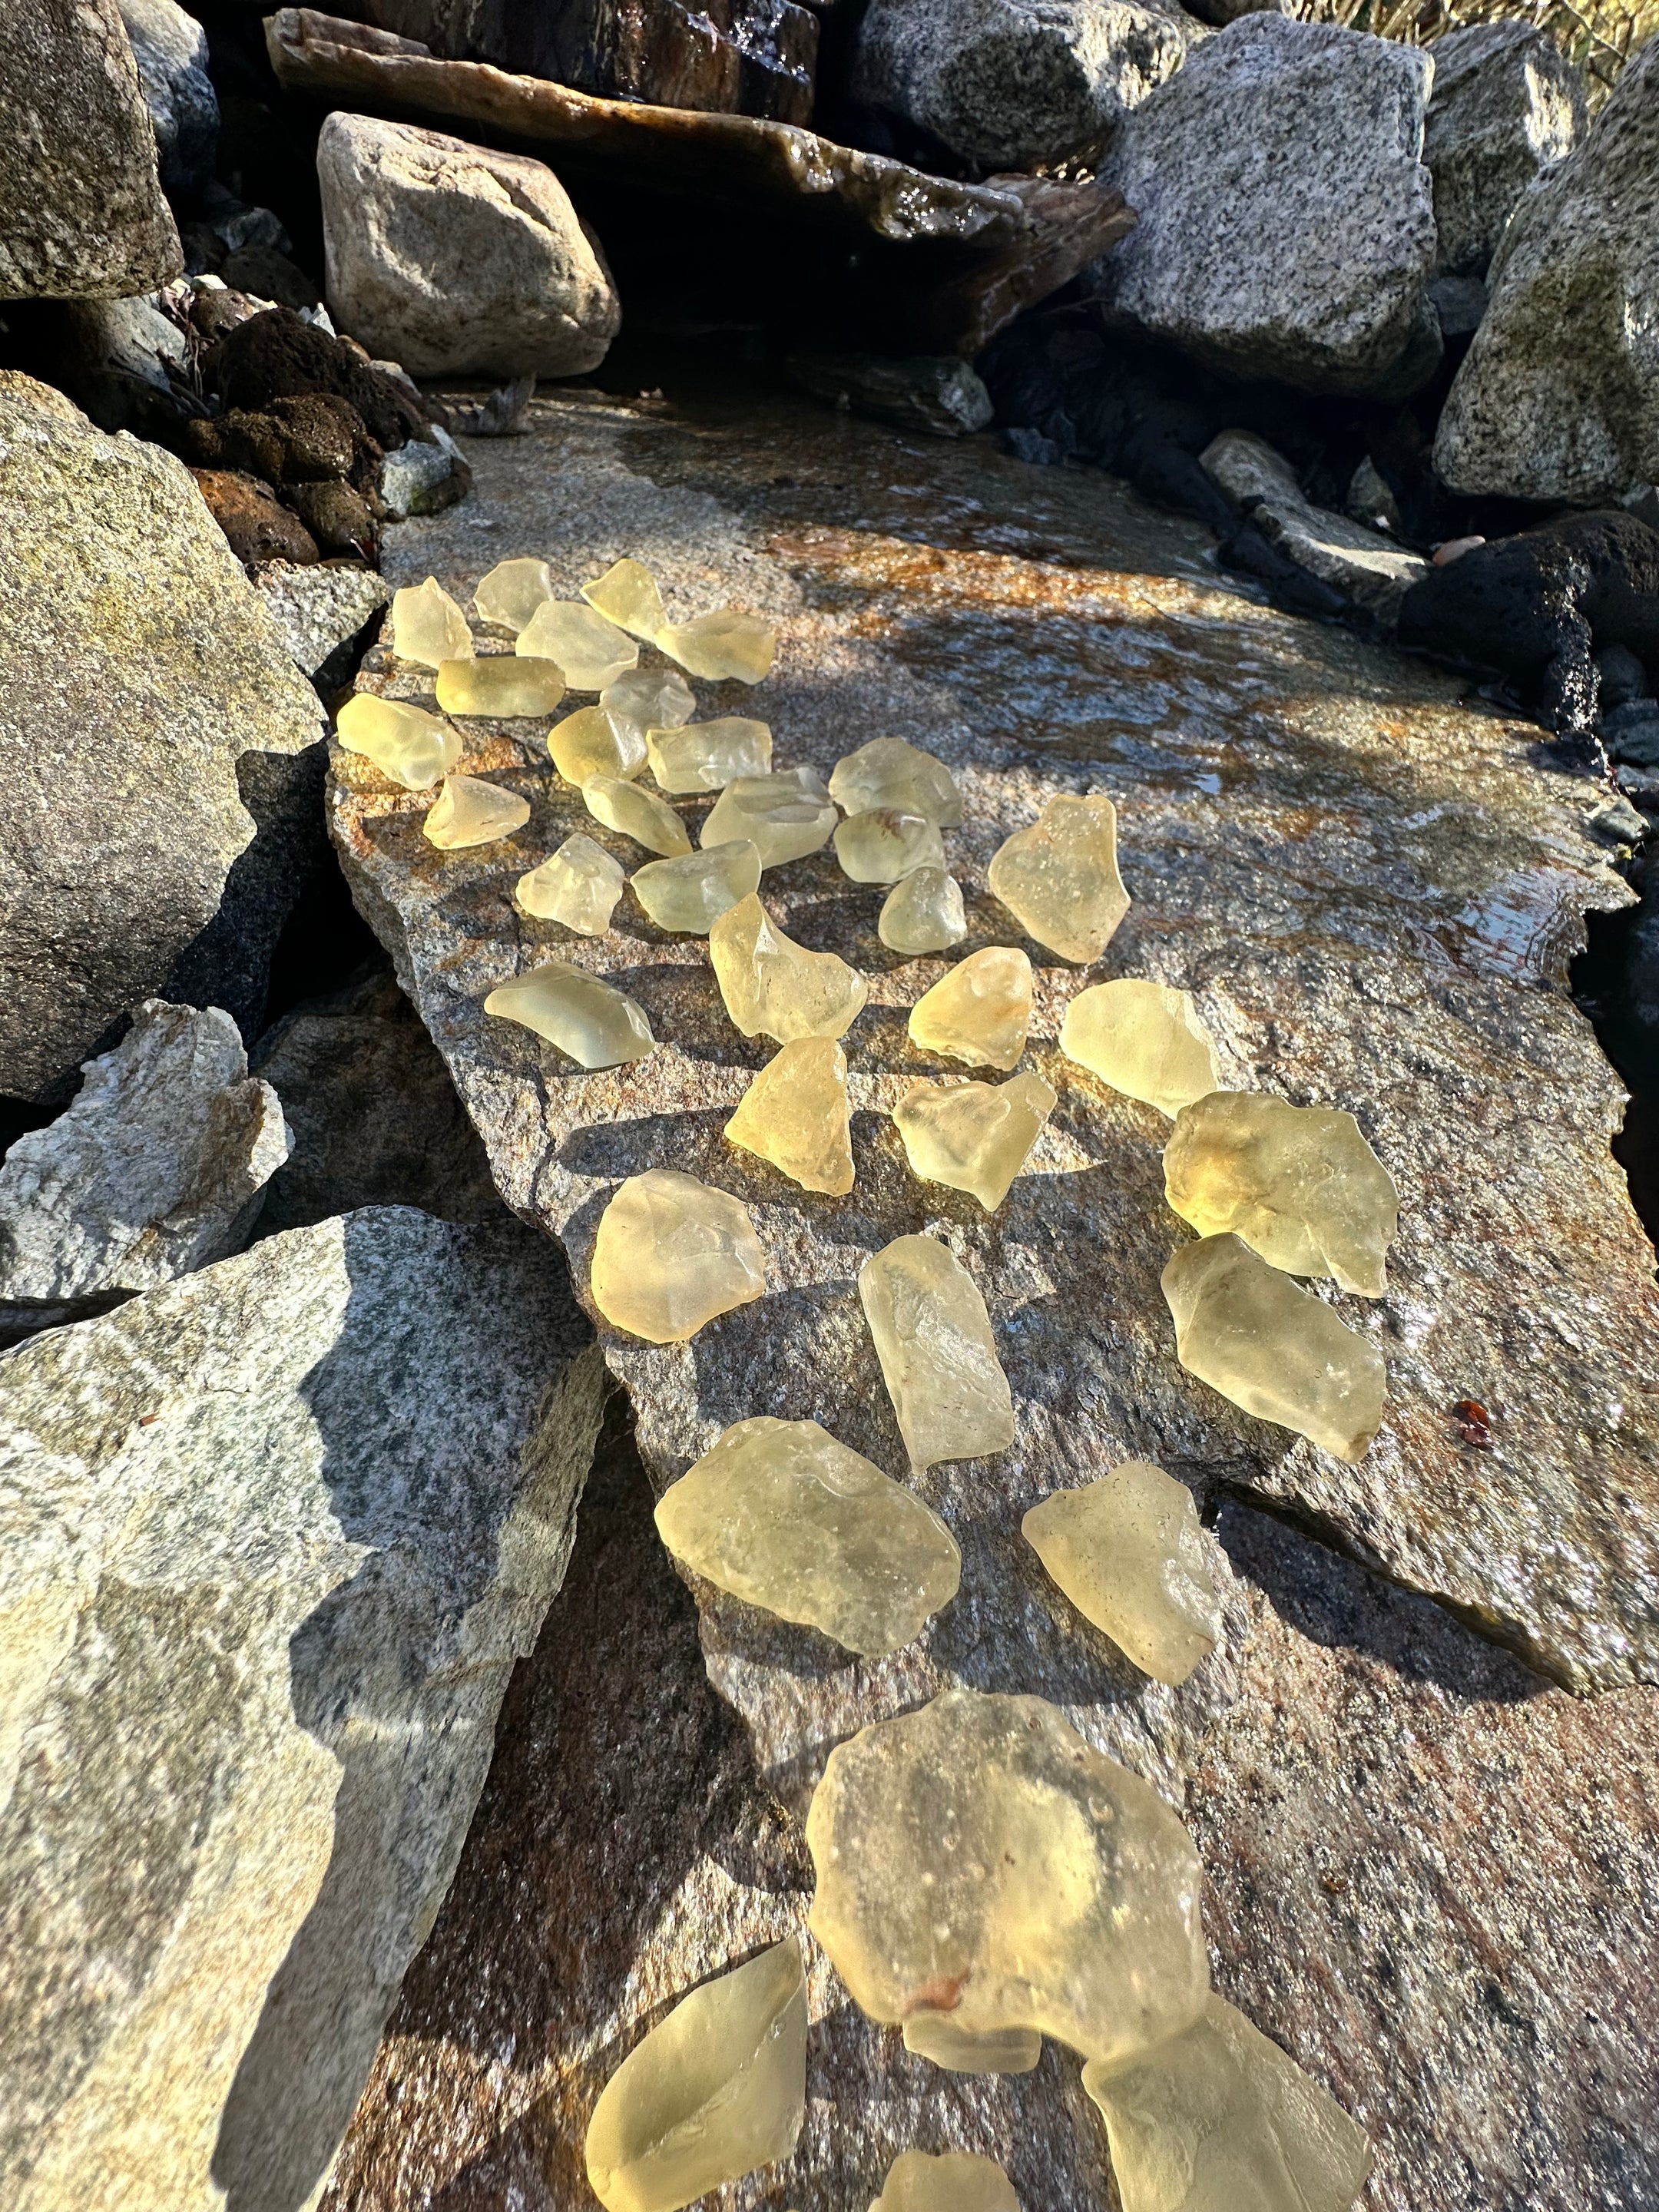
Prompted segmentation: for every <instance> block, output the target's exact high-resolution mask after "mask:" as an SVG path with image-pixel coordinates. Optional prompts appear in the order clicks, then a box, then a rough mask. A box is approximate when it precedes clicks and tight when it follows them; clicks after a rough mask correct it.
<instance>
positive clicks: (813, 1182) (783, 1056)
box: [726, 1036, 853, 1198]
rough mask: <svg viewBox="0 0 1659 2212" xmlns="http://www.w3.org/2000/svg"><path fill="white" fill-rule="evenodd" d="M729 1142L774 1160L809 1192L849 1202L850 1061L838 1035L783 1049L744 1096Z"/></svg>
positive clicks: (729, 1130) (728, 1129)
mask: <svg viewBox="0 0 1659 2212" xmlns="http://www.w3.org/2000/svg"><path fill="white" fill-rule="evenodd" d="M726 1142H727V1144H729V1145H741V1146H742V1147H743V1149H744V1152H755V1153H757V1154H758V1155H759V1157H760V1158H762V1159H763V1160H770V1161H771V1163H772V1164H773V1166H774V1167H775V1168H776V1169H777V1170H778V1171H779V1172H780V1174H782V1175H787V1176H788V1177H789V1180H790V1181H791V1182H798V1183H799V1185H800V1187H801V1188H802V1189H803V1190H821V1191H824V1192H826V1193H827V1194H829V1196H830V1197H831V1198H845V1197H846V1195H847V1194H848V1191H849V1190H851V1188H853V1138H852V1127H851V1117H850V1115H849V1114H848V1104H847V1055H846V1054H845V1053H844V1052H842V1048H841V1047H840V1046H839V1045H838V1044H837V1043H836V1041H835V1039H834V1038H833V1037H825V1036H804V1037H796V1038H795V1039H794V1041H793V1042H792V1043H790V1044H787V1045H784V1046H783V1047H782V1048H781V1049H780V1051H779V1052H778V1053H777V1054H775V1056H774V1058H773V1059H771V1060H769V1061H768V1062H767V1064H766V1066H764V1067H763V1068H762V1070H761V1072H760V1073H759V1074H758V1075H757V1077H756V1078H755V1079H754V1081H753V1082H752V1083H751V1084H750V1086H749V1088H748V1090H747V1091H744V1095H743V1098H742V1101H741V1103H739V1105H738V1110H737V1112H736V1113H735V1114H734V1115H732V1118H731V1120H730V1121H728V1122H727V1123H726Z"/></svg>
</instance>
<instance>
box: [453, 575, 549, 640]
mask: <svg viewBox="0 0 1659 2212" xmlns="http://www.w3.org/2000/svg"><path fill="white" fill-rule="evenodd" d="M552 596H553V574H552V571H551V570H550V568H549V567H548V565H547V563H546V562H545V561H538V560H536V559H535V558H533V557H532V556H517V557H515V558H514V559H513V560H511V561H498V562H496V563H495V567H494V568H491V569H490V570H489V573H488V574H485V575H483V576H481V577H480V578H479V580H478V588H477V591H476V592H474V593H473V594H472V604H473V605H474V606H475V607H476V608H477V612H478V620H479V621H480V622H483V623H489V624H490V625H491V627H492V628H494V629H510V630H511V631H512V632H513V635H514V636H515V637H516V636H517V635H518V634H519V632H520V630H521V629H524V627H525V625H526V623H528V622H529V620H530V618H531V617H532V615H533V614H534V613H535V612H536V610H537V609H538V607H539V606H540V605H541V604H542V602H543V600H544V599H551V598H552Z"/></svg>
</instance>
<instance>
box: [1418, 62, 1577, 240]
mask: <svg viewBox="0 0 1659 2212" xmlns="http://www.w3.org/2000/svg"><path fill="white" fill-rule="evenodd" d="M1584 120H1585V110H1584V80H1583V77H1582V76H1580V75H1579V74H1578V71H1577V70H1576V69H1575V68H1574V67H1573V65H1572V64H1571V62H1570V61H1569V60H1568V59H1567V58H1566V57H1565V54H1564V53H1563V52H1561V49H1560V48H1559V46H1557V45H1556V43H1555V41H1554V40H1553V38H1551V36H1550V34H1549V33H1548V32H1547V31H1541V30H1539V29H1538V28H1537V27H1536V26H1535V25H1534V24H1532V23H1528V22H1517V21H1498V22H1493V23H1474V24H1472V25H1471V26H1470V27H1469V28H1468V30H1464V31H1453V32H1450V33H1449V34H1448V35H1447V36H1446V37H1445V38H1443V39H1437V40H1435V42H1434V96H1433V98H1432V99H1431V100H1430V102H1429V112H1428V114H1427V116H1426V118H1425V122H1424V129H1423V159H1424V161H1425V162H1427V164H1428V167H1429V172H1430V174H1431V176H1432V177H1433V179H1434V221H1435V228H1436V229H1437V231H1438V232H1439V234H1440V249H1439V252H1438V255H1437V265H1438V266H1439V267H1440V268H1441V269H1451V270H1465V271H1468V272H1472V273H1473V274H1474V275H1475V276H1480V275H1483V274H1484V272H1485V270H1486V264H1488V262H1490V260H1491V259H1492V252H1493V249H1494V248H1495V247H1496V246H1497V244H1498V240H1499V239H1500V238H1501V237H1502V236H1503V234H1504V224H1505V223H1506V222H1508V221H1509V219H1510V216H1511V215H1512V214H1513V213H1514V211H1515V208H1516V203H1517V202H1518V201H1519V200H1520V199H1521V198H1522V196H1523V194H1525V193H1526V192H1527V191H1528V190H1529V188H1530V187H1531V186H1532V185H1533V184H1534V182H1535V181H1536V180H1537V179H1538V178H1539V177H1541V175H1542V174H1543V173H1544V171H1545V170H1546V169H1547V168H1550V167H1553V165H1554V164H1555V163H1556V162H1557V161H1560V160H1562V159H1563V157H1564V156H1565V155H1568V154H1570V153H1571V151H1572V149H1573V143H1574V141H1575V140H1576V139H1578V138H1581V137H1583V132H1584Z"/></svg>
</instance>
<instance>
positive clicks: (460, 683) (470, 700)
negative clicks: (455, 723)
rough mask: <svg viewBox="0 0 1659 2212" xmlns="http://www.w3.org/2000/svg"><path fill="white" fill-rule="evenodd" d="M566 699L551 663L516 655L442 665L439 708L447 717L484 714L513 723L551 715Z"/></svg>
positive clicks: (485, 657) (556, 671) (439, 675)
mask: <svg viewBox="0 0 1659 2212" xmlns="http://www.w3.org/2000/svg"><path fill="white" fill-rule="evenodd" d="M563 696H564V678H562V676H561V675H560V673H559V671H558V668H557V666H556V665H555V663H554V662H552V661H550V660H521V659H520V658H519V656H518V654H517V653H486V654H484V655H483V656H482V657H480V658H478V659H470V660H443V661H440V662H439V664H438V704H439V705H440V706H441V708H443V710H444V712H445V714H480V715H487V716H490V717H493V718H495V719H498V720H512V719H513V717H514V716H516V715H521V714H551V713H552V712H553V709H554V708H556V706H557V705H558V703H559V702H560V700H561V699H562V698H563Z"/></svg>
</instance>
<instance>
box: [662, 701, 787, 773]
mask: <svg viewBox="0 0 1659 2212" xmlns="http://www.w3.org/2000/svg"><path fill="white" fill-rule="evenodd" d="M645 741H646V744H647V747H648V748H649V750H650V755H651V773H652V775H654V776H655V777H656V779H657V781H658V782H659V784H660V785H661V786H662V787H663V789H664V790H665V791H673V792H682V791H722V790H724V789H725V787H726V785H727V784H728V783H730V782H732V780H733V779H734V778H735V777H737V776H745V777H752V776H766V775H770V774H771V769H772V732H771V730H770V728H769V726H768V725H767V724H766V723H764V722H756V721H751V720H750V719H749V718H748V717H747V716H746V715H743V714H722V715H720V717H719V718H718V719H717V720H714V721H712V722H688V723H686V724H684V726H682V727H680V728H678V729H648V730H647V732H646V733H645Z"/></svg>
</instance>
